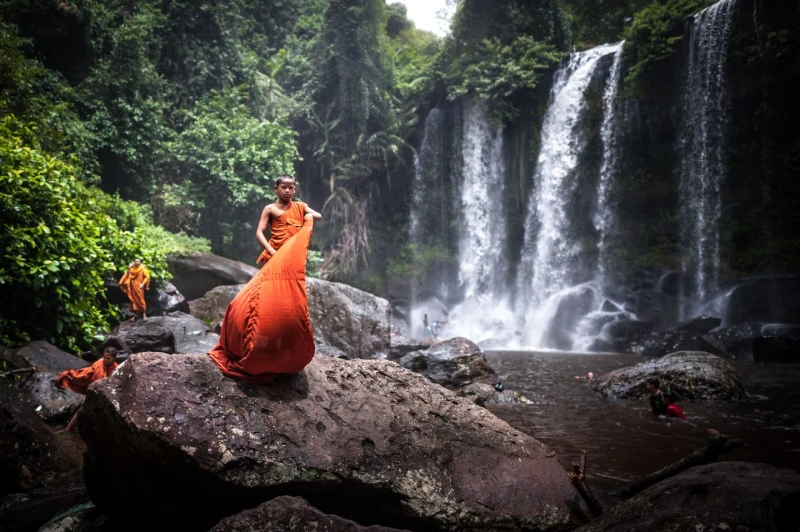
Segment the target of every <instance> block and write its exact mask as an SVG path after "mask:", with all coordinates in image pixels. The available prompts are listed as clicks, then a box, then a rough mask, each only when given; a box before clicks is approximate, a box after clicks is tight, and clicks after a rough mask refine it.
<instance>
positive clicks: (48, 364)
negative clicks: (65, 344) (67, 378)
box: [16, 340, 89, 373]
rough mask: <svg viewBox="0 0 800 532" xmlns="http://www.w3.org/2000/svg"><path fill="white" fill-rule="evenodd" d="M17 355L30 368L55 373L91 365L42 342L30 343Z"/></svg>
mask: <svg viewBox="0 0 800 532" xmlns="http://www.w3.org/2000/svg"><path fill="white" fill-rule="evenodd" d="M16 354H17V357H18V358H22V359H23V360H25V362H26V363H27V364H28V365H29V366H33V367H36V368H40V369H47V370H50V371H53V372H55V373H60V372H62V371H66V370H68V369H79V368H85V367H86V366H88V365H89V363H88V362H86V361H85V360H83V359H80V358H78V357H76V356H74V355H70V354H69V353H65V352H64V351H62V350H61V349H59V348H57V347H56V346H54V345H52V344H48V343H47V342H44V341H42V340H34V341H33V342H30V343H29V344H28V345H26V346H25V347H22V348H21V349H19V350H17V353H16Z"/></svg>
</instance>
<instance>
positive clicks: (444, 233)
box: [409, 107, 452, 337]
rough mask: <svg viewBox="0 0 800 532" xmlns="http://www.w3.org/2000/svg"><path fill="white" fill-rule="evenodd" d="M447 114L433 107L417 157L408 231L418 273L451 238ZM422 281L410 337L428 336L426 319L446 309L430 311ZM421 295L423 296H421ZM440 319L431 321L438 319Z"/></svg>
mask: <svg viewBox="0 0 800 532" xmlns="http://www.w3.org/2000/svg"><path fill="white" fill-rule="evenodd" d="M443 122H444V114H443V113H442V111H441V110H440V109H439V108H438V107H434V108H433V109H431V111H430V112H429V113H428V116H427V118H426V119H425V131H424V134H423V136H422V143H421V145H420V148H419V150H417V152H416V153H415V154H414V180H413V187H412V200H411V209H410V213H409V217H410V222H411V223H410V229H409V241H410V243H411V247H412V252H413V261H414V264H413V267H414V270H415V271H417V272H419V271H422V270H425V269H426V268H430V264H427V263H426V257H427V256H429V255H430V253H429V251H428V250H430V249H444V248H445V246H446V242H447V240H448V236H449V217H450V215H451V211H452V209H451V208H450V205H449V198H450V195H451V192H450V190H449V187H448V182H447V175H446V170H445V164H444V161H445V149H444V137H443V131H442V129H443ZM420 282H421V281H420V280H419V279H418V280H417V281H416V282H413V283H412V285H411V308H410V309H409V322H410V323H409V325H410V327H411V335H412V336H415V337H423V336H424V335H425V331H424V327H423V325H422V323H423V316H424V315H425V314H428V313H431V314H432V315H433V313H434V312H441V311H442V308H443V305H441V304H437V305H435V306H436V307H438V308H436V309H435V310H434V311H432V310H430V308H431V304H430V302H423V301H421V299H422V298H423V297H424V298H425V299H429V298H430V297H431V296H430V294H428V293H424V292H423V291H422V290H421V289H422V288H423V287H421V286H420ZM434 284H438V285H444V284H446V280H445V279H443V278H441V277H439V278H437V279H435V280H434ZM425 288H427V289H428V290H427V291H425V292H430V291H433V292H437V293H439V294H443V293H446V292H447V287H446V286H433V287H431V286H427V287H425ZM421 292H423V293H422V294H421ZM438 318H439V316H435V317H431V319H438Z"/></svg>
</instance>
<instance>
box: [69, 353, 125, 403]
mask: <svg viewBox="0 0 800 532" xmlns="http://www.w3.org/2000/svg"><path fill="white" fill-rule="evenodd" d="M117 366H118V364H117V363H116V362H113V363H112V364H111V365H110V366H106V364H105V361H104V360H103V359H102V358H101V359H100V360H98V361H96V362H95V363H94V364H92V365H91V366H89V367H88V368H81V369H68V370H67V371H65V372H63V373H61V375H59V376H58V378H57V379H56V386H58V387H59V388H61V389H62V390H63V389H64V388H66V387H69V389H70V390H72V391H73V392H75V393H82V394H86V389H87V388H88V387H89V385H90V384H91V383H93V382H94V381H99V380H100V379H105V378H106V377H108V376H109V375H111V374H112V373H114V370H115V369H117ZM68 377H72V378H71V379H69V378H68Z"/></svg>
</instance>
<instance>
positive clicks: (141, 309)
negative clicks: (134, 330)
mask: <svg viewBox="0 0 800 532" xmlns="http://www.w3.org/2000/svg"><path fill="white" fill-rule="evenodd" d="M119 287H120V288H121V289H122V291H123V292H125V295H126V296H128V299H130V300H131V310H132V311H133V317H132V318H131V321H134V320H136V316H137V314H140V313H141V315H142V320H144V321H147V305H146V303H145V301H144V291H145V290H150V272H149V271H148V270H147V267H146V266H143V265H142V259H139V258H137V259H134V261H133V263H132V264H128V270H127V271H126V272H125V275H123V276H122V279H120V280H119Z"/></svg>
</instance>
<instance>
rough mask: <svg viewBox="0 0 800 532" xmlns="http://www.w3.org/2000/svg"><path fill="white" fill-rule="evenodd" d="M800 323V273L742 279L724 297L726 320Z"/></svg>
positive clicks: (738, 322) (733, 321)
mask: <svg viewBox="0 0 800 532" xmlns="http://www.w3.org/2000/svg"><path fill="white" fill-rule="evenodd" d="M748 322H764V323H800V275H771V276H764V277H753V278H750V279H743V280H742V281H740V282H739V284H738V285H737V286H736V287H734V288H733V289H732V290H731V291H730V293H729V294H728V296H727V301H725V323H726V324H730V325H739V324H741V323H748Z"/></svg>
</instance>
